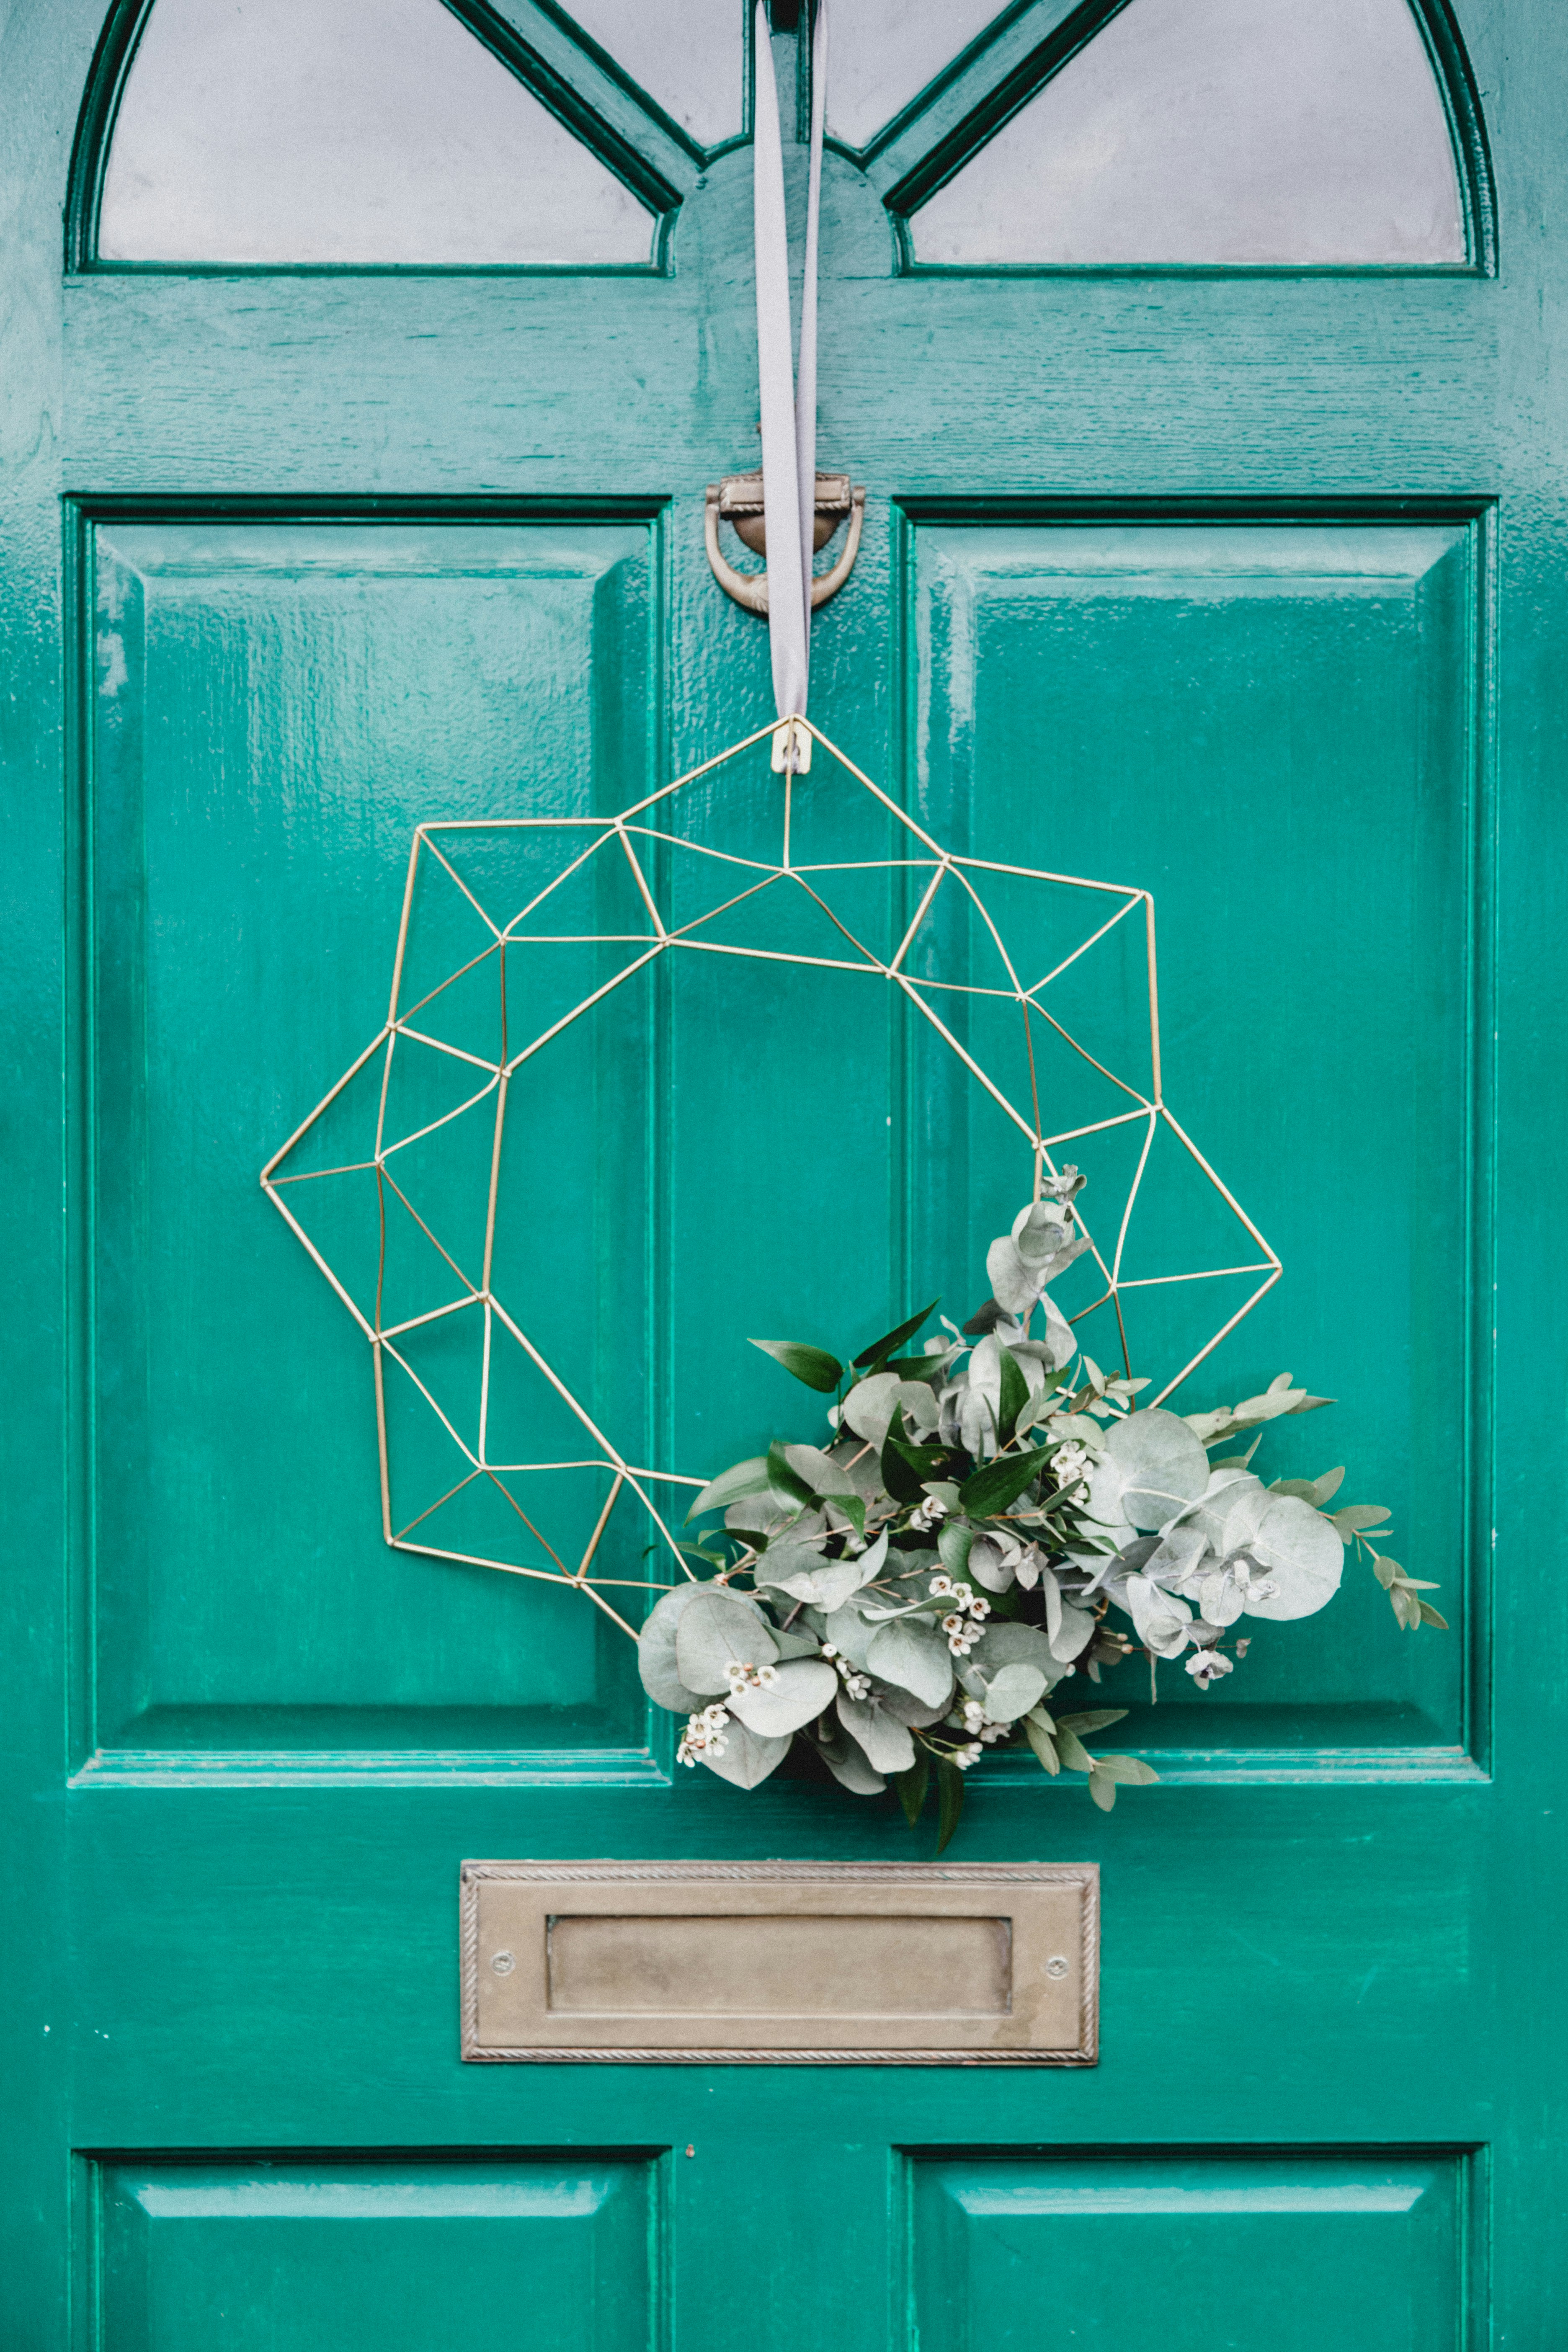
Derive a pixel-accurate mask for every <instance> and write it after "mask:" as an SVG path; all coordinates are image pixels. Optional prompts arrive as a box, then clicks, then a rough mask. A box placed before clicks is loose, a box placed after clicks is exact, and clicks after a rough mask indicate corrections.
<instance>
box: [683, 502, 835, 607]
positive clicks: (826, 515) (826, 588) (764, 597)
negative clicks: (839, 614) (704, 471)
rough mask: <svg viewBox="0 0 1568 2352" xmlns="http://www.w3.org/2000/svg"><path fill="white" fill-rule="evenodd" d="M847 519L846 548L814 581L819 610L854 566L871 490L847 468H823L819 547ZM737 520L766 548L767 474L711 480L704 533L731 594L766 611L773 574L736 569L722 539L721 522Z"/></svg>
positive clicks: (741, 534) (757, 547) (739, 530)
mask: <svg viewBox="0 0 1568 2352" xmlns="http://www.w3.org/2000/svg"><path fill="white" fill-rule="evenodd" d="M846 519H847V521H848V525H849V529H848V531H847V534H846V537H845V541H844V547H843V551H842V552H841V553H840V555H839V557H838V560H837V562H836V563H835V564H834V566H833V568H832V570H831V571H830V572H823V573H822V574H821V575H820V577H819V578H816V579H814V580H813V581H812V583H811V609H812V611H813V612H814V613H815V612H817V611H819V610H820V608H821V607H822V606H823V605H824V604H826V602H827V600H828V598H829V597H830V596H837V593H838V591H839V590H840V588H842V587H843V585H844V583H845V582H846V581H847V579H848V577H849V574H850V572H852V571H853V570H854V568H855V558H856V556H857V555H858V553H859V551H860V526H861V524H862V523H863V522H864V520H865V519H866V493H865V491H864V490H863V489H862V488H859V486H858V484H852V483H851V481H850V479H849V477H848V475H847V474H818V476H817V478H816V530H815V531H814V533H813V540H812V543H813V546H814V548H824V547H826V544H827V542H828V541H829V540H830V539H831V538H832V537H833V534H834V532H835V531H836V530H837V529H838V527H839V525H840V523H842V522H844V521H845V520H846ZM721 522H727V523H730V524H731V525H732V526H733V528H734V530H735V534H736V536H737V538H739V539H740V540H742V541H743V542H744V544H745V545H746V546H747V547H749V548H752V549H753V550H754V551H755V552H756V553H757V554H758V555H765V554H766V553H767V547H768V541H767V531H766V528H765V526H764V524H763V478H762V474H761V472H760V471H759V472H757V473H755V474H726V475H725V477H724V478H723V480H722V481H721V482H710V483H709V485H708V497H707V500H706V503H705V506H704V509H703V534H704V537H705V539H706V541H707V546H708V561H709V562H710V564H711V565H712V567H713V577H714V579H715V580H717V582H718V583H719V585H720V587H721V588H722V589H723V591H724V593H726V595H729V596H733V598H734V600H735V602H736V604H743V605H744V606H745V608H746V610H747V612H748V613H765V612H766V611H767V609H768V575H767V573H766V572H737V571H736V569H735V567H734V565H733V564H732V563H731V562H728V561H727V560H726V558H725V556H724V553H723V551H722V550H721V547H720V545H719V525H720V523H721Z"/></svg>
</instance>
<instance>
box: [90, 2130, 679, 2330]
mask: <svg viewBox="0 0 1568 2352" xmlns="http://www.w3.org/2000/svg"><path fill="white" fill-rule="evenodd" d="M94 2174H95V2178H94V2180H93V2184H92V2185H93V2189H94V2192H95V2195H94V2210H95V2211H96V2213H97V2216H98V2249H97V2256H98V2259H97V2265H96V2273H97V2297H96V2300H97V2304H98V2309H97V2313H96V2318H97V2333H96V2336H95V2339H94V2340H95V2342H96V2343H98V2344H100V2345H101V2347H102V2352H208V2347H211V2346H213V2345H215V2344H222V2345H224V2346H225V2347H231V2352H337V2347H341V2346H342V2343H343V2341H344V2329H345V2326H348V2327H350V2328H352V2329H353V2330H355V2331H357V2332H358V2334H359V2339H360V2340H362V2341H363V2342H365V2343H367V2344H368V2343H374V2344H376V2345H378V2346H380V2347H382V2352H468V2347H470V2346H471V2345H473V2344H474V2343H475V2342H476V2341H482V2342H486V2343H492V2344H500V2345H507V2344H517V2345H520V2346H521V2345H524V2344H534V2343H541V2342H547V2341H553V2342H557V2343H562V2344H567V2343H570V2344H574V2345H582V2346H583V2347H584V2352H651V2347H653V2345H654V2344H655V2343H656V2342H657V2341H658V2334H657V2328H658V2318H657V2315H658V2306H659V2302H660V2295H659V2291H658V2283H657V2281H656V2279H655V2277H654V2275H653V2274H652V2268H651V2265H652V2263H653V2261H654V2259H655V2258H656V2252H657V2244H658V2241H657V2237H656V2219H657V2212H658V2190H659V2167H658V2162H657V2160H655V2159H650V2158H646V2157H636V2156H632V2157H620V2158H617V2157H614V2156H611V2157H599V2158H595V2157H583V2156H573V2157H569V2158H553V2159H551V2158H544V2159H533V2160H530V2159H528V2158H521V2159H512V2160H503V2161H500V2162H498V2161H496V2160H495V2159H494V2158H477V2159H475V2160H473V2161H472V2162H454V2163H435V2164H432V2163H410V2162H408V2161H406V2160H399V2159H397V2158H374V2157H366V2158H357V2157H356V2158H352V2159H350V2160H348V2161H346V2162H345V2161H342V2160H341V2159H332V2158H328V2159H324V2160H323V2159H317V2160H316V2161H314V2162H311V2163H308V2164H289V2163H279V2162H278V2161H277V2160H276V2159H274V2158H260V2159H258V2158H233V2159H230V2160H229V2161H227V2162H224V2163H210V2164H159V2163H149V2162H147V2161H145V2160H142V2159H133V2160H129V2161H110V2162H107V2163H104V2164H101V2165H100V2166H95V2167H94ZM351 2340H352V2339H351Z"/></svg>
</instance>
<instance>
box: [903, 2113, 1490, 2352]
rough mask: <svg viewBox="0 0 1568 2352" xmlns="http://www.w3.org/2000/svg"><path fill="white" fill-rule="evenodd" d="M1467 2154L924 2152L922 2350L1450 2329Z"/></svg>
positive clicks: (914, 2211)
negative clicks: (1059, 2340) (1056, 2341)
mask: <svg viewBox="0 0 1568 2352" xmlns="http://www.w3.org/2000/svg"><path fill="white" fill-rule="evenodd" d="M1466 2163H1467V2159H1466V2158H1462V2157H1457V2156H1452V2155H1431V2154H1428V2153H1426V2152H1425V2151H1422V2152H1416V2153H1414V2154H1411V2155H1405V2154H1404V2153H1403V2152H1401V2151H1399V2150H1388V2149H1372V2150H1369V2151H1367V2152H1366V2153H1364V2154H1360V2153H1350V2154H1337V2153H1336V2154H1333V2155H1317V2154H1301V2155H1293V2154H1290V2153H1288V2152H1287V2153H1282V2154H1276V2153H1275V2152H1273V2151H1272V2150H1268V2149H1261V2150H1259V2151H1258V2152H1257V2153H1256V2154H1247V2155H1231V2154H1226V2155H1210V2154H1208V2153H1206V2152H1205V2151H1203V2150H1201V2149H1176V2150H1173V2151H1171V2152H1169V2153H1167V2154H1161V2155H1156V2156H1147V2157H1143V2156H1140V2157H1121V2156H1115V2155H1110V2154H1107V2155H1104V2156H1100V2155H1099V2154H1086V2155H1064V2156H1060V2157H1045V2158H1034V2157H994V2158H974V2159H970V2158H955V2159H951V2160H947V2159H936V2160H932V2161H931V2162H924V2161H917V2162H916V2163H915V2164H914V2165H913V2167H912V2168H911V2169H912V2176H913V2178H912V2200H911V2205H910V2216H911V2228H912V2232H913V2276H914V2281H915V2286H914V2305H915V2319H916V2328H917V2336H916V2340H917V2342H918V2344H919V2346H920V2352H981V2347H983V2346H1004V2345H1005V2346H1012V2345H1020V2346H1021V2345H1026V2344H1030V2343H1034V2342H1037V2341H1038V2339H1039V2337H1040V2336H1041V2335H1042V2334H1049V2335H1052V2336H1062V2337H1064V2338H1065V2340H1066V2341H1068V2343H1079V2344H1084V2345H1097V2346H1098V2345H1101V2344H1103V2345H1107V2346H1110V2345H1114V2346H1115V2347H1116V2352H1215V2347H1225V2352H1316V2347H1319V2346H1321V2345H1324V2344H1335V2343H1338V2344H1376V2345H1379V2346H1380V2347H1384V2352H1435V2347H1438V2346H1446V2345H1452V2344H1454V2343H1456V2342H1457V2341H1458V2337H1459V2331H1460V2325H1461V2316H1462V2307H1463V2306H1462V2301H1461V2281H1462V2278H1463V2275H1464V2270H1463V2253H1462V2228H1463V2215H1464V2196H1463V2184H1464V2173H1465V2167H1466Z"/></svg>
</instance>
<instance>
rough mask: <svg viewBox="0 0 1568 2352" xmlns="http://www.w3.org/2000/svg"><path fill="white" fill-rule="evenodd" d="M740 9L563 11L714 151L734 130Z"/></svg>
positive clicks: (645, 0)
mask: <svg viewBox="0 0 1568 2352" xmlns="http://www.w3.org/2000/svg"><path fill="white" fill-rule="evenodd" d="M746 5H747V0H571V13H572V16H574V19H575V20H576V22H577V23H578V24H579V25H581V26H582V28H583V30H584V32H585V33H586V34H587V35H588V37H589V38H590V39H591V40H595V41H596V42H597V43H598V45H599V47H600V48H602V49H604V50H606V51H607V52H608V54H609V55H610V56H611V57H612V58H614V59H615V61H616V64H617V65H618V66H619V67H621V68H622V69H623V70H624V71H625V72H626V73H627V74H629V75H630V76H631V79H633V81H635V82H636V84H637V88H638V89H640V90H643V91H645V92H646V93H647V96H648V97H649V98H651V99H652V100H653V101H654V103H655V105H656V106H662V107H663V109H664V110H665V112H666V114H668V115H669V116H670V117H671V118H672V119H673V120H674V121H677V122H679V124H680V127H681V129H682V130H683V131H689V132H690V133H691V136H692V137H693V139H695V140H696V141H697V142H698V144H699V146H701V147H717V146H718V144H719V142H720V141H721V140H723V139H733V138H735V137H737V136H738V134H739V132H740V129H741V96H742V73H743V65H744V58H745V50H744V46H743V42H742V25H743V21H744V12H745V7H746ZM834 21H835V24H836V25H837V17H836V18H835V20H834Z"/></svg>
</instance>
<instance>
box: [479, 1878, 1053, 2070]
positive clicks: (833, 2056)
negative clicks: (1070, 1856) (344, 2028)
mask: <svg viewBox="0 0 1568 2352" xmlns="http://www.w3.org/2000/svg"><path fill="white" fill-rule="evenodd" d="M461 1940H462V2017H463V2038H462V2054H463V2056H464V2058H466V2059H470V2060H478V2061H482V2062H489V2063H503V2064H504V2063H540V2062H548V2061H551V2060H556V2061H570V2062H572V2063H583V2062H584V2061H592V2060H595V2059H598V2060H605V2061H616V2062H621V2063H625V2062H626V2061H628V2060H630V2061H644V2062H660V2061H663V2062H668V2063H680V2062H688V2063H689V2062H691V2061H695V2060H703V2061H710V2062H719V2063H723V2062H730V2063H757V2064H794V2065H824V2066H828V2065H862V2066H863V2065H889V2066H1031V2065H1033V2066H1090V2065H1093V2064H1094V2063H1095V2062H1096V2060H1097V2058H1098V2056H1099V2043H1098V2010H1099V1981H1100V1880H1099V1873H1098V1871H1097V1870H1096V1868H1095V1866H1094V1864H1092V1863H1084V1864H1047V1863H995V1864H993V1863H954V1864H940V1863H936V1864H905V1863H778V1862H770V1863H761V1862H757V1863H679V1862H666V1863H616V1862H466V1863H465V1864H463V1874H462V1906H461Z"/></svg>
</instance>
